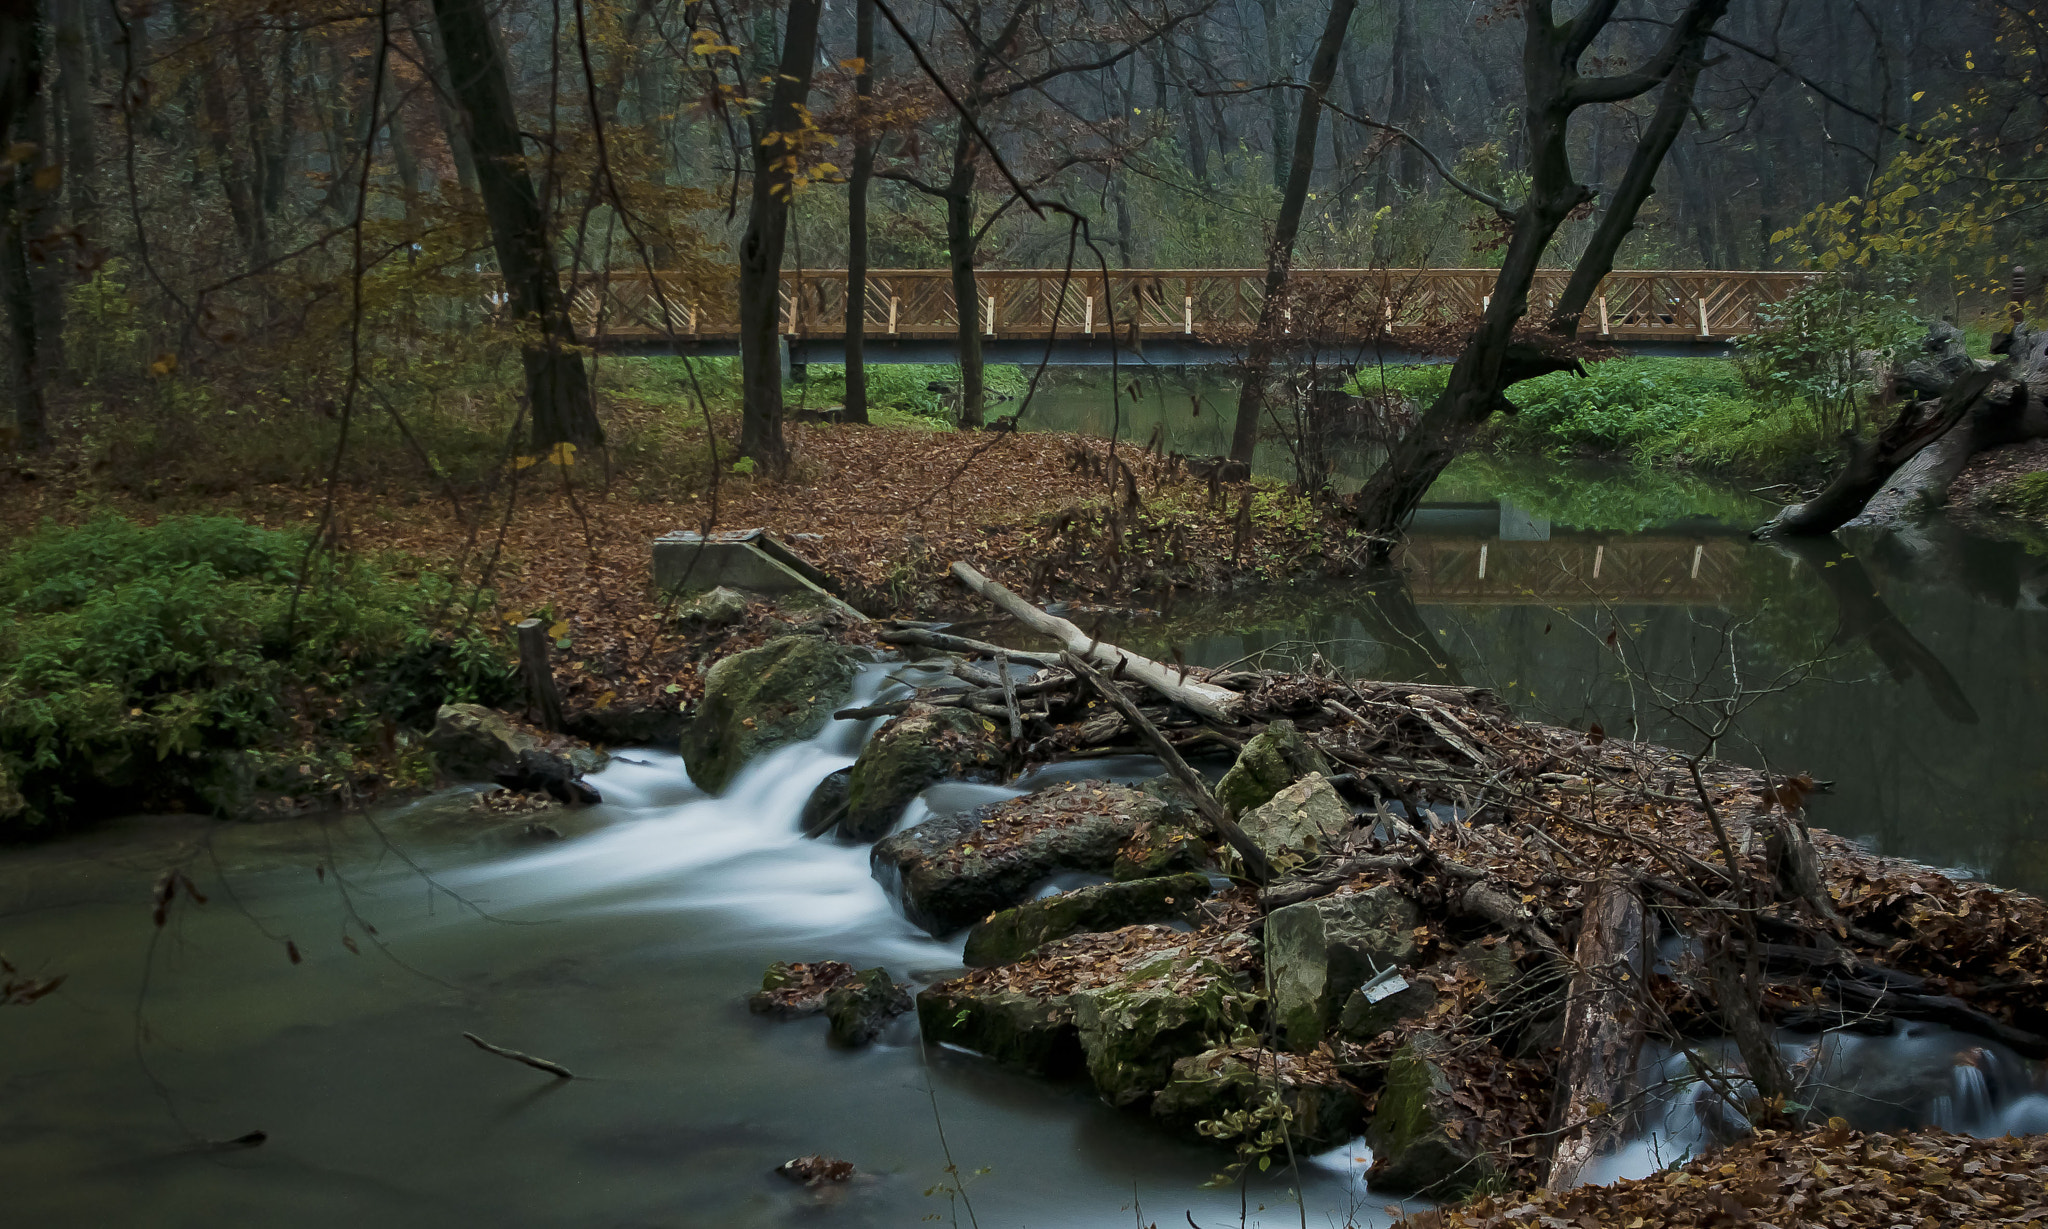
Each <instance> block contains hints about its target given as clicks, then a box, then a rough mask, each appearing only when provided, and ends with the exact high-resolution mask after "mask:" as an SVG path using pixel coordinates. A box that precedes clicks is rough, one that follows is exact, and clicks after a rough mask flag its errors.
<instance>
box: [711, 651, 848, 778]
mask: <svg viewBox="0 0 2048 1229" xmlns="http://www.w3.org/2000/svg"><path fill="white" fill-rule="evenodd" d="M866 660H868V657H867V654H865V653H864V652H862V651H860V650H858V649H851V648H848V647H846V646H845V645H840V644H834V643H833V642H832V641H829V640H826V639H824V638H823V637H819V636H784V637H782V638H780V639H777V640H770V641H769V642H768V643H766V644H764V645H762V646H761V647H759V648H756V649H748V650H746V651H745V652H743V653H734V654H733V655H732V656H730V657H724V658H720V659H719V661H718V663H717V664H716V665H714V666H712V667H711V671H710V673H709V674H707V675H705V677H704V698H703V699H702V700H701V701H700V702H699V703H698V705H697V712H696V715H695V716H694V717H693V718H692V719H691V721H690V725H689V728H687V729H685V730H684V731H683V739H682V753H683V765H684V767H685V768H687V769H688V770H689V773H690V779H691V780H692V781H695V782H696V783H697V785H698V787H699V788H701V789H704V790H706V791H707V792H709V793H713V794H716V793H721V792H723V791H724V789H725V787H726V786H728V785H730V784H731V783H732V779H733V778H734V777H735V776H737V775H738V774H739V771H740V769H741V768H743V767H744V766H745V765H746V764H747V762H748V761H749V760H752V759H753V758H754V757H755V756H757V755H760V754H762V753H763V752H766V751H773V750H774V749H775V748H777V747H780V746H783V745H785V744H787V743H793V742H800V741H802V740H803V739H806V738H810V737H812V736H813V735H815V734H817V732H818V731H819V730H822V729H824V728H825V723H826V722H827V721H830V720H831V719H832V710H833V708H835V707H836V706H837V705H838V703H839V701H840V700H841V699H842V698H844V696H845V695H846V690H847V688H848V686H850V685H851V684H852V682H853V677H854V675H855V674H856V673H858V672H859V670H860V667H861V664H862V663H863V662H864V661H866Z"/></svg>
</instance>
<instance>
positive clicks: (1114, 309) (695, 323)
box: [572, 269, 1820, 343]
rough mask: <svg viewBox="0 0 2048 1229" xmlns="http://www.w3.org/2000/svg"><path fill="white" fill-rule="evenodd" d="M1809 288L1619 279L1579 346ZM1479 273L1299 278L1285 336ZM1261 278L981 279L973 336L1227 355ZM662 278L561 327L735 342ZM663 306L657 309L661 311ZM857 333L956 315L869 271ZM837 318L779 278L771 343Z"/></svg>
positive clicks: (591, 300) (1720, 278)
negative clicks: (1224, 350) (1181, 343)
mask: <svg viewBox="0 0 2048 1229" xmlns="http://www.w3.org/2000/svg"><path fill="white" fill-rule="evenodd" d="M1570 276H1571V274H1570V271H1569V270H1548V271H1544V272H1542V273H1539V274H1537V276H1536V279H1535V282H1534V284H1533V285H1532V287H1531V290H1530V306H1531V313H1530V314H1531V315H1532V316H1534V317H1540V316H1541V314H1542V312H1543V310H1544V308H1546V307H1547V306H1549V305H1550V304H1553V303H1555V302H1556V300H1557V297H1558V296H1559V295H1561V294H1563V293H1564V289H1565V284H1566V282H1567V281H1568V280H1569V279H1570ZM1819 276H1820V275H1818V274H1811V273H1787V272H1777V271H1733V272H1724V271H1710V270H1699V271H1671V270H1634V269H1630V270H1617V271H1615V272H1613V273H1610V274H1609V275H1608V276H1607V278H1606V280H1605V281H1603V282H1602V283H1601V285H1600V288H1599V291H1598V293H1597V294H1596V295H1595V296H1594V301H1593V303H1592V304H1591V305H1590V306H1589V307H1588V309H1587V312H1586V317H1585V321H1584V324H1583V325H1582V327H1581V336H1583V337H1588V338H1592V337H1609V338H1614V339H1619V340H1655V339H1671V340H1681V339H1694V340H1699V339H1721V338H1729V337H1738V336H1741V335H1743V334H1745V333H1750V332H1753V331H1755V330H1756V328H1757V313H1758V311H1759V310H1760V309H1764V308H1767V307H1769V306H1770V305H1771V304H1773V303H1777V302H1779V301H1781V300H1783V299H1785V298H1787V297H1788V296H1790V295H1792V294H1793V293H1795V292H1796V291H1798V290H1799V289H1800V288H1801V287H1804V286H1806V285H1809V284H1810V283H1812V282H1813V281H1815V280H1816V279H1817V278H1818V277H1819ZM1495 277H1496V271H1495V270H1492V269H1313V270H1307V269H1304V270H1297V271H1296V272H1295V273H1294V275H1293V278H1292V280H1291V283H1290V287H1289V292H1288V294H1289V297H1288V306H1287V307H1286V308H1285V309H1284V310H1283V317H1282V328H1283V329H1284V330H1286V331H1289V332H1295V333H1298V334H1300V335H1302V336H1305V337H1306V336H1316V337H1322V338H1333V339H1357V338H1364V337H1371V336H1374V335H1376V334H1378V333H1379V332H1380V331H1381V330H1386V331H1388V332H1391V333H1393V334H1394V335H1396V336H1397V337H1398V336H1399V335H1400V334H1401V333H1402V332H1403V331H1406V330H1414V329H1426V328H1428V327H1430V326H1435V325H1443V324H1448V323H1451V322H1454V321H1457V320H1460V319H1465V318H1469V317H1472V316H1475V315H1477V314H1478V313H1479V312H1481V311H1482V310H1483V309H1484V308H1485V306H1486V303H1487V299H1488V296H1489V295H1490V294H1491V293H1492V291H1493V283H1494V279H1495ZM1265 280H1266V273H1265V270H1263V269H1202V270H1175V269H1131V270H1116V271H1113V272H1111V273H1110V274H1109V276H1108V277H1107V278H1105V277H1104V276H1103V275H1102V273H1101V272H1100V271H1099V270H1097V271H1087V270H1075V271H1074V272H1073V273H1072V274H1071V275H1068V274H1065V273H1064V272H1063V271H1062V270H1059V269H983V270H978V271H977V272H976V274H975V284H976V285H975V288H976V292H977V296H978V298H979V300H980V301H979V302H977V303H974V304H971V305H970V307H969V310H970V311H971V312H972V319H973V323H974V327H975V329H976V331H977V332H979V333H980V334H982V335H983V336H985V337H991V338H999V339H1019V338H1043V337H1045V336H1047V334H1048V333H1055V332H1056V333H1057V335H1058V336H1059V337H1061V338H1065V339H1077V338H1088V337H1107V336H1108V335H1109V333H1110V332H1111V330H1112V329H1114V330H1115V331H1116V333H1117V335H1118V336H1119V337H1121V338H1128V337H1130V336H1131V334H1132V332H1133V330H1135V332H1136V333H1137V334H1138V335H1139V336H1141V337H1146V338H1153V337H1162V336H1174V335H1179V336H1186V337H1192V338H1195V339H1198V340H1204V341H1212V342H1215V341H1221V342H1230V341H1233V340H1239V339H1242V338H1244V337H1247V336H1249V334H1250V333H1251V331H1252V330H1253V329H1255V328H1256V327H1257V325H1258V320H1259V314H1260V310H1261V308H1262V307H1263V305H1264V302H1265ZM692 294H693V292H692V291H691V290H690V289H689V288H688V287H687V285H686V284H684V283H682V282H680V281H679V282H677V283H675V284H673V285H671V284H670V283H669V282H668V281H667V280H666V279H663V281H662V283H661V291H660V293H657V292H656V290H655V285H654V283H653V282H651V281H650V280H649V278H648V277H647V275H646V274H645V273H643V272H630V273H610V274H600V275H597V276H596V277H595V278H592V279H589V280H586V281H585V282H584V283H583V284H582V286H581V288H580V289H579V291H578V293H577V295H576V298H575V301H574V304H573V306H572V315H573V316H574V317H575V319H576V323H577V326H578V328H579V329H580V330H581V331H582V332H584V333H585V334H586V335H588V336H591V337H592V339H593V340H595V341H598V342H600V343H602V342H603V341H604V340H606V339H617V340H621V341H625V340H640V339H658V338H663V337H666V336H667V335H668V334H669V333H671V332H673V333H674V334H676V335H677V336H679V337H682V338H690V337H696V338H701V339H705V340H714V339H730V338H732V337H734V336H736V335H737V333H738V328H739V321H738V318H737V312H736V307H737V295H736V294H732V293H721V294H718V295H716V296H713V297H711V298H709V299H703V298H696V297H692ZM664 302H665V303H666V311H664V306H663V305H664ZM862 310H863V314H864V318H865V320H866V324H867V330H866V331H867V332H868V334H869V335H870V336H879V337H889V336H896V337H903V338H918V339H938V338H950V337H952V336H954V334H955V332H956V330H957V329H958V327H959V320H960V316H959V311H960V307H959V304H958V302H957V301H956V296H955V295H954V291H953V280H952V275H951V274H950V273H949V272H948V271H946V270H944V269H878V270H873V271H870V273H869V274H868V286H867V296H866V302H865V303H864V304H863V305H862ZM847 316H848V304H847V282H846V273H845V271H844V270H839V269H821V270H807V271H805V272H804V273H802V274H801V275H798V274H793V273H792V274H785V275H784V276H783V280H782V313H781V320H780V328H781V331H782V332H784V333H786V334H789V335H791V336H797V337H803V336H819V337H836V336H843V335H844V333H845V331H846V321H847Z"/></svg>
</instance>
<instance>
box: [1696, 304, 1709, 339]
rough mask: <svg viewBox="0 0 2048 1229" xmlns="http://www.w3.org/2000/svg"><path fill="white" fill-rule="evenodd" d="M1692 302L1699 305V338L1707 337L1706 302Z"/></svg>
mask: <svg viewBox="0 0 2048 1229" xmlns="http://www.w3.org/2000/svg"><path fill="white" fill-rule="evenodd" d="M1693 302H1695V303H1697V304H1699V305H1700V336H1702V337H1705V336H1707V301H1706V300H1705V299H1694V300H1693Z"/></svg>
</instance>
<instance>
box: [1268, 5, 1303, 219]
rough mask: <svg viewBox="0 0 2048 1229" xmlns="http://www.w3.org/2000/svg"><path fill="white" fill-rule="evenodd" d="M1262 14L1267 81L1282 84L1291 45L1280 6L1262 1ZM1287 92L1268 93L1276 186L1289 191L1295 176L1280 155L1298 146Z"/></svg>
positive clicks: (1285, 74) (1269, 91) (1273, 91)
mask: <svg viewBox="0 0 2048 1229" xmlns="http://www.w3.org/2000/svg"><path fill="white" fill-rule="evenodd" d="M1259 12H1260V14H1261V15H1262V16H1264V17H1265V19H1266V79H1267V80H1268V81H1270V82H1274V83H1278V82H1280V81H1283V80H1285V79H1286V77H1287V44H1286V41H1285V40H1284V39H1283V38H1282V37H1281V35H1280V5H1279V3H1278V0H1259ZM1285 93H1286V91H1284V90H1279V89H1271V90H1268V91H1267V93H1266V99H1267V101H1266V106H1267V107H1268V108H1269V109H1270V110H1271V112H1272V117H1273V186H1274V187H1276V188H1280V189H1283V190H1284V189H1285V188H1286V187H1287V177H1288V175H1289V174H1291V173H1292V172H1291V171H1290V170H1288V169H1285V168H1283V166H1282V164H1281V162H1280V151H1281V150H1285V149H1292V148H1294V145H1295V140H1294V136H1293V134H1291V133H1289V132H1288V131H1287V99H1286V97H1285Z"/></svg>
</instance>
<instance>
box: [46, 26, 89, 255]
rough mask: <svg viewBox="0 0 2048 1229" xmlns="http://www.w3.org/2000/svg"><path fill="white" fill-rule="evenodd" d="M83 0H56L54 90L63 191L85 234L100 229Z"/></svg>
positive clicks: (73, 219) (75, 223) (74, 222)
mask: <svg viewBox="0 0 2048 1229" xmlns="http://www.w3.org/2000/svg"><path fill="white" fill-rule="evenodd" d="M86 2H87V0H58V2H57V4H56V5H55V6H54V7H55V10H56V11H55V12H54V13H53V14H52V17H53V18H54V20H55V22H56V39H55V43H56V50H57V93H58V95H59V98H60V102H61V105H62V107H63V114H64V191H65V195H66V197H67V198H68V200H69V202H70V207H71V225H72V226H74V227H76V228H77V229H79V230H80V231H83V232H85V233H86V234H88V235H90V234H92V233H93V232H94V231H96V230H97V229H98V227H99V191H98V188H97V183H98V173H97V169H96V168H97V166H98V164H99V155H98V147H97V143H96V142H95V141H94V136H95V132H94V125H93V109H92V81H91V71H92V70H91V68H90V66H89V65H90V61H91V47H90V46H89V45H88V43H87V41H86V26H85V5H86Z"/></svg>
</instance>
